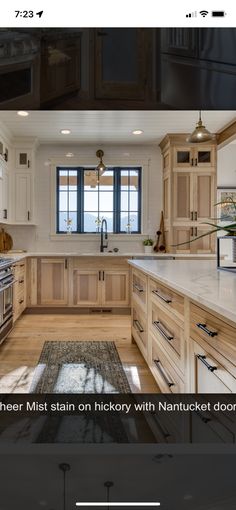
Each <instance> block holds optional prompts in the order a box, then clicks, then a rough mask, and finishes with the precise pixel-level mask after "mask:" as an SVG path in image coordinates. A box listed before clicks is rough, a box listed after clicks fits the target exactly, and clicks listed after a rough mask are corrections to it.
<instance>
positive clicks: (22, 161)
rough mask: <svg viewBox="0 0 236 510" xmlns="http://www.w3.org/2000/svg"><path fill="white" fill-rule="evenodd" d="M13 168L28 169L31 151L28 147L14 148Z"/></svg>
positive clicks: (30, 161)
mask: <svg viewBox="0 0 236 510" xmlns="http://www.w3.org/2000/svg"><path fill="white" fill-rule="evenodd" d="M15 157H16V162H15V169H16V170H28V169H29V168H31V166H32V151H31V150H29V149H16V151H15Z"/></svg>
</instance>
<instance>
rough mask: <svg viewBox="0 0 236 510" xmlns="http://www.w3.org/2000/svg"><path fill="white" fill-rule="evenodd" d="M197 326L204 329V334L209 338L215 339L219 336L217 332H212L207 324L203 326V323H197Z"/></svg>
mask: <svg viewBox="0 0 236 510" xmlns="http://www.w3.org/2000/svg"><path fill="white" fill-rule="evenodd" d="M196 326H197V327H198V328H199V329H202V331H204V333H206V334H207V335H208V336H211V337H214V336H217V335H218V333H217V331H211V330H210V329H208V328H207V325H206V324H202V323H201V322H197V324H196Z"/></svg>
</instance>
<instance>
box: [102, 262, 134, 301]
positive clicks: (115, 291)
mask: <svg viewBox="0 0 236 510" xmlns="http://www.w3.org/2000/svg"><path fill="white" fill-rule="evenodd" d="M101 284H102V305H103V306H111V307H112V306H117V307H122V306H124V307H126V306H129V302H130V297H129V270H128V269H127V270H122V269H120V270H118V269H116V270H114V269H110V270H105V271H102V282H101Z"/></svg>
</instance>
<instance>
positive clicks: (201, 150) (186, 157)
mask: <svg viewBox="0 0 236 510" xmlns="http://www.w3.org/2000/svg"><path fill="white" fill-rule="evenodd" d="M215 160H216V153H215V147H214V145H212V146H208V145H207V146H206V145H205V144H199V146H198V147H196V146H190V145H189V144H188V146H186V145H183V146H174V149H173V161H174V163H173V167H174V168H185V169H186V168H189V169H193V168H195V169H196V168H209V167H214V166H215V163H216V161H215Z"/></svg>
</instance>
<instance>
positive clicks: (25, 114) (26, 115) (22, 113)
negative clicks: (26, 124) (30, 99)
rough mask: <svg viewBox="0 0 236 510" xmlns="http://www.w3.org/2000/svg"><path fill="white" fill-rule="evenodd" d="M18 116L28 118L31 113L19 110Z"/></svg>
mask: <svg viewBox="0 0 236 510" xmlns="http://www.w3.org/2000/svg"><path fill="white" fill-rule="evenodd" d="M17 115H20V117H28V115H29V113H28V112H25V111H24V110H19V112H17Z"/></svg>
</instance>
